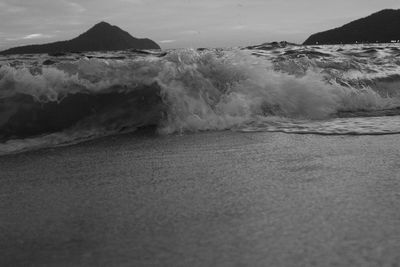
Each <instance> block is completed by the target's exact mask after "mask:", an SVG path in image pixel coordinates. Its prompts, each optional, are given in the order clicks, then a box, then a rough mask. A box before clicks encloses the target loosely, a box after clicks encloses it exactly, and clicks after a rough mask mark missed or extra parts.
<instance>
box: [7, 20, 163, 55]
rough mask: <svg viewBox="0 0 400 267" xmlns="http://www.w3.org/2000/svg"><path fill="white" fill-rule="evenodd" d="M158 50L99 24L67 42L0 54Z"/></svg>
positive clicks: (127, 34)
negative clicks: (131, 49)
mask: <svg viewBox="0 0 400 267" xmlns="http://www.w3.org/2000/svg"><path fill="white" fill-rule="evenodd" d="M129 48H133V49H160V47H159V46H158V44H156V43H155V42H154V41H152V40H150V39H146V38H145V39H137V38H135V37H132V36H131V35H130V34H129V33H127V32H126V31H123V30H121V29H120V28H118V27H117V26H112V25H110V24H108V23H107V22H100V23H98V24H96V25H95V26H93V27H92V28H91V29H89V30H88V31H87V32H85V33H83V34H81V35H79V36H78V37H76V38H74V39H72V40H69V41H60V42H55V43H49V44H42V45H27V46H20V47H14V48H10V49H7V50H5V51H2V52H0V54H38V53H59V52H72V51H82V52H83V51H112V50H125V49H129Z"/></svg>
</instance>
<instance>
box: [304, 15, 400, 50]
mask: <svg viewBox="0 0 400 267" xmlns="http://www.w3.org/2000/svg"><path fill="white" fill-rule="evenodd" d="M392 40H396V41H397V40H400V9H398V10H394V9H384V10H381V11H379V12H377V13H374V14H372V15H370V16H368V17H365V18H362V19H359V20H355V21H353V22H350V23H348V24H346V25H344V26H342V27H340V28H336V29H332V30H329V31H324V32H320V33H316V34H313V35H311V36H310V37H309V38H308V39H307V40H306V41H305V42H304V43H303V44H304V45H313V44H341V43H343V44H353V43H376V42H378V43H389V42H391V41H392Z"/></svg>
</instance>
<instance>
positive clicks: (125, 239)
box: [0, 131, 400, 266]
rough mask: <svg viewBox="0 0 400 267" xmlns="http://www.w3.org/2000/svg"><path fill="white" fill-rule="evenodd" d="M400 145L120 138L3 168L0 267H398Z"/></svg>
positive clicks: (7, 161)
mask: <svg viewBox="0 0 400 267" xmlns="http://www.w3.org/2000/svg"><path fill="white" fill-rule="evenodd" d="M398 138H399V136H398V135H386V136H353V137H352V136H318V135H290V134H281V133H238V132H230V131H227V132H211V133H200V134H188V135H171V136H151V135H150V136H149V135H147V134H140V133H139V134H128V135H123V136H115V137H108V138H103V139H100V140H95V141H90V142H86V143H83V144H79V145H74V146H69V147H60V148H53V149H45V150H40V151H34V152H28V153H24V154H17V155H11V156H3V157H1V158H0V217H1V221H0V265H1V266H398V265H397V264H398V263H399V262H400V253H399V251H400V227H399V225H400V212H399V207H400V177H399V176H400V174H399V171H400V163H399V156H400V145H399V143H398Z"/></svg>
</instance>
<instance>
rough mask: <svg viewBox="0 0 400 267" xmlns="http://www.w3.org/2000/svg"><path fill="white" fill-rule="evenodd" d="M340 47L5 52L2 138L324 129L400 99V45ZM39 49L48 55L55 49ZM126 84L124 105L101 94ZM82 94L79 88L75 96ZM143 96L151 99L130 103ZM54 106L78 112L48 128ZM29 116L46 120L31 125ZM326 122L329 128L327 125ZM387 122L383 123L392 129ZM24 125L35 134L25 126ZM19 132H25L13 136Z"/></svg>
mask: <svg viewBox="0 0 400 267" xmlns="http://www.w3.org/2000/svg"><path fill="white" fill-rule="evenodd" d="M378 48H379V47H378ZM337 49H338V48H337V47H330V48H329V49H328V48H326V47H323V48H321V49H319V50H318V49H317V48H304V47H286V48H279V49H278V50H277V49H275V50H269V51H267V52H266V51H263V50H254V49H247V50H246V49H245V50H240V49H227V50H206V51H196V50H193V49H184V50H174V51H169V52H168V53H167V54H166V55H165V56H164V55H163V56H157V55H153V54H151V55H147V56H140V57H139V56H136V57H133V56H131V57H129V58H126V59H124V60H121V59H107V58H104V55H103V56H102V57H103V58H96V57H94V58H90V59H89V58H87V57H81V58H79V59H74V60H72V59H71V58H69V59H68V60H59V61H57V62H56V63H55V64H53V65H51V66H42V65H40V64H38V62H36V63H35V62H33V61H32V60H31V61H29V62H27V63H26V64H19V65H18V64H17V65H16V64H13V63H12V62H9V61H7V59H2V62H3V63H6V64H3V65H2V66H1V68H0V109H1V110H2V113H1V115H0V129H2V131H3V132H6V133H7V134H5V135H4V137H3V139H4V138H5V139H6V140H8V141H5V143H3V144H2V145H0V150H2V151H3V153H8V152H12V151H13V149H15V150H21V149H29V147H43V146H47V145H51V146H53V145H57V144H61V143H62V144H64V143H69V142H75V141H76V140H84V139H87V138H94V137H97V136H104V135H107V134H114V133H117V132H120V131H122V130H126V129H135V128H137V127H139V126H145V125H146V124H157V125H158V130H159V132H161V133H174V132H185V131H203V130H224V129H236V130H237V129H244V130H249V129H250V128H251V129H253V130H254V127H256V125H258V126H257V127H258V128H259V129H260V130H271V129H275V130H276V129H278V128H279V127H280V129H286V130H285V131H286V132H290V127H292V128H291V129H293V132H296V129H298V128H299V125H303V126H304V125H311V124H313V123H314V124H315V123H317V124H318V125H319V126H318V127H317V128H318V129H320V130H319V131H320V132H321V133H322V132H324V133H328V132H329V131H331V132H332V133H335V131H334V130H332V129H333V128H334V127H333V128H332V127H330V126H329V127H328V126H327V125H328V124H326V123H320V122H321V121H322V122H323V121H332V119H334V118H336V117H338V116H340V114H342V113H345V114H347V115H346V116H351V114H352V113H353V116H359V114H360V113H359V112H360V111H362V112H364V113H363V115H366V116H369V114H368V112H374V111H379V110H396V109H397V108H399V107H400V98H399V84H400V79H399V77H400V76H399V75H400V72H399V66H400V64H399V62H398V61H396V60H395V59H393V57H392V58H390V53H399V51H397V50H396V49H392V47H386V48H384V51H383V52H382V51H380V50H379V52H374V51H372V52H371V51H369V52H368V53H374V56H370V57H367V56H364V54H362V55H360V54H361V53H367V52H365V51H364V50H365V49H359V50H360V51H358V52H357V51H356V52H355V51H352V50H351V49H348V50H345V49H343V51H342V52H338V51H337ZM357 53H359V54H357ZM254 54H255V55H254ZM38 59H40V60H42V61H43V60H45V59H46V57H43V56H41V57H38ZM346 59H348V60H346ZM28 63H29V64H28ZM143 90H152V91H151V94H153V93H154V94H155V96H154V97H151V98H149V97H148V96H145V95H144V92H146V91H143ZM135 92H137V93H135ZM118 94H119V95H120V96H119V98H118V97H117V99H122V100H123V101H122V102H118V103H114V104H116V105H115V106H107V108H103V107H102V106H101V105H100V104H99V103H102V102H101V101H99V100H98V98H100V97H101V96H107V97H108V95H110V96H112V97H114V98H115V97H116V96H115V95H118ZM74 95H75V96H76V98H74V99H72V96H74ZM22 96H24V97H22ZM85 96H87V97H85ZM30 97H31V100H29V99H30ZM79 97H81V98H82V99H84V101H83V100H82V99H81V98H79ZM157 97H158V99H159V101H157ZM149 99H150V100H149ZM68 101H70V102H68ZM140 101H142V102H143V101H144V102H146V101H147V102H148V103H147V102H146V103H145V104H140V105H139V107H136V108H132V107H131V106H129V105H138V103H141V102H140ZM52 103H58V104H57V105H59V106H60V109H61V107H62V109H63V110H64V111H63V113H62V112H59V111H58V110H57V108H55V107H54V106H50V105H51V104H52ZM66 103H69V104H66ZM82 103H83V104H85V105H89V107H86V108H81V109H82V111H81V113H79V112H78V114H77V115H76V113H77V111H76V109H77V106H76V105H78V104H79V105H82ZM127 107H129V108H127ZM50 108H51V110H52V111H53V112H54V111H55V114H54V120H63V119H65V114H70V113H74V112H75V113H74V114H75V116H76V118H74V119H71V118H70V119H69V120H68V124H65V125H63V124H62V123H61V126H59V124H57V127H58V128H57V127H53V128H51V127H50V128H48V127H49V124H51V123H50V122H49V121H45V122H44V123H43V120H40V119H38V117H40V116H42V114H43V111H44V113H46V111H47V110H50ZM139 108H140V109H141V110H139ZM69 110H70V111H71V112H70V113H69ZM73 111H74V112H73ZM57 112H59V113H57ZM357 112H358V113H357ZM60 114H61V115H60ZM148 114H152V115H148ZM154 114H161V115H160V119H159V120H158V119H157V120H156V119H155V118H156V117H157V116H156V115H154ZM380 114H384V113H380ZM391 115H393V112H391ZM57 116H58V117H57ZM63 116H64V117H63ZM67 116H68V115H67ZM71 116H72V115H71ZM80 116H81V117H80ZM138 117H140V118H138ZM145 117H146V119H143V118H145ZM30 118H35V119H36V121H34V122H32V123H36V122H37V123H38V124H36V125H34V127H33V126H31V125H30V124H27V125H26V126H24V125H22V124H23V123H25V122H26V120H28V119H30ZM32 123H31V124H32ZM39 123H43V125H40V124H39ZM310 123H311V124H310ZM267 124H268V125H269V127H267V126H266V125H267ZM367 124H368V123H367ZM16 125H17V126H16ZM21 125H22V126H21ZM249 125H250V126H251V127H250V126H249ZM324 125H325V126H326V127H325V130H321V129H322V128H324ZM351 125H352V124H351V123H348V124H347V128H348V130H349V131H347V132H354V131H359V132H360V133H362V132H363V131H361V130H356V128H354V125H353V128H354V129H353V130H354V131H353V130H351V129H350V128H351V127H352V126H351ZM23 126H24V127H25V128H24V127H23ZM64 126H65V128H63V127H64ZM381 126H382V125H381ZM13 127H14V128H13ZM29 127H31V128H29ZM41 127H42V128H43V129H42V128H41ZM46 127H47V128H46ZM249 127H250V128H249ZM271 127H272V128H271ZM300 127H302V126H300ZM321 127H322V128H321ZM382 127H383V126H382ZM382 127H380V129H382ZM385 127H386V128H387V125H386V126H385ZM311 128H312V127H309V129H310V132H316V130H315V129H316V127H314V128H313V130H311ZM378 128H379V127H378ZM386 128H385V130H384V131H383V132H385V133H386V132H388V131H389V132H390V130H388V129H386ZM49 129H53V130H54V129H57V131H56V132H54V131H50V130H49ZM303 129H305V128H304V127H303ZM329 129H331V130H329ZM368 129H369V131H373V129H375V128H374V127H368ZM396 129H397V128H396ZM396 129H393V132H397V130H396ZM13 131H14V132H13ZM18 131H22V132H28V133H31V132H33V133H34V134H33V135H32V136H29V135H28V136H26V134H21V133H20V132H18ZM304 131H306V130H304ZM374 131H376V132H379V129H375V130H374ZM57 132H58V133H57ZM341 132H342V133H346V131H344V130H343V131H341ZM0 136H1V134H0ZM13 136H14V137H13ZM18 136H20V137H18ZM15 137H17V138H23V139H24V140H23V141H15V140H14V141H12V140H9V139H10V138H11V139H15ZM46 144H47V145H46ZM0 153H2V152H0Z"/></svg>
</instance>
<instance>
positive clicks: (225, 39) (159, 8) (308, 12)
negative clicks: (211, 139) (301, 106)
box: [0, 0, 400, 50]
mask: <svg viewBox="0 0 400 267" xmlns="http://www.w3.org/2000/svg"><path fill="white" fill-rule="evenodd" d="M385 8H395V9H398V8H400V1H399V0H379V1H378V0H376V1H375V0H374V1H367V0H329V1H326V0H196V1H194V0H79V1H78V0H0V18H1V24H0V50H2V49H5V48H8V47H12V46H16V45H23V44H36V43H47V42H52V41H58V40H67V39H71V38H73V37H76V36H77V35H79V34H80V33H82V32H84V31H86V30H87V29H89V28H90V27H92V26H93V25H94V24H96V23H97V22H100V21H106V22H109V23H111V24H113V25H117V26H119V27H120V28H122V29H124V30H126V31H128V32H129V33H131V34H132V35H133V36H135V37H148V38H151V39H153V40H154V41H156V42H157V43H159V44H160V45H161V47H163V48H178V47H216V46H241V45H249V44H258V43H262V42H269V41H275V40H287V41H290V42H297V43H301V42H303V41H304V40H305V39H306V38H307V37H308V36H309V35H310V34H312V33H315V32H319V31H323V30H326V29H330V28H333V27H337V26H341V25H343V24H345V23H347V22H350V21H352V20H354V19H357V18H361V17H365V16H367V15H369V14H371V13H373V12H376V11H379V10H381V9H385Z"/></svg>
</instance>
